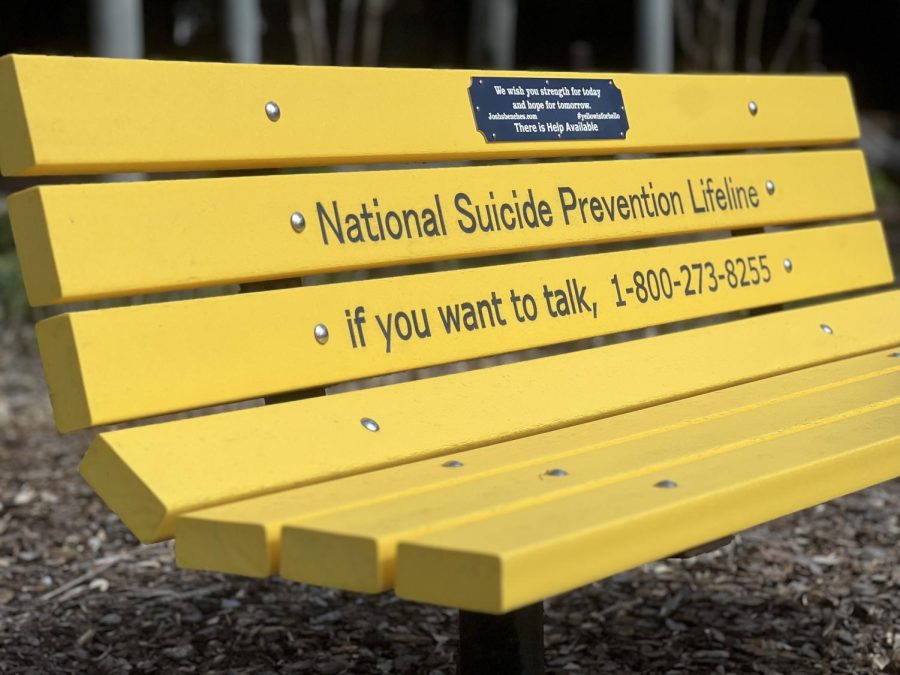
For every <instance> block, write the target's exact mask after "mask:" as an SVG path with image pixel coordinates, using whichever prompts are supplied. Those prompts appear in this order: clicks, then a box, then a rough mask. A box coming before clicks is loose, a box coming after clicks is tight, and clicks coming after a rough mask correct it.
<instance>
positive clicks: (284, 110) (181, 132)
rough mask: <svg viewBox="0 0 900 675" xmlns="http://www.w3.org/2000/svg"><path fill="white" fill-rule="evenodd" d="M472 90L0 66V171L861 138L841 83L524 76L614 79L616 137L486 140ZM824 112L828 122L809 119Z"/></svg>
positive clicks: (373, 74) (51, 64)
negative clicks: (623, 126) (619, 129)
mask: <svg viewBox="0 0 900 675" xmlns="http://www.w3.org/2000/svg"><path fill="white" fill-rule="evenodd" d="M490 76H491V77H503V76H510V77H512V76H517V77H523V74H522V73H504V72H491V73H490ZM483 77H487V74H485V73H479V72H475V71H465V70H456V71H453V70H414V69H365V68H327V67H325V68H323V67H318V68H317V67H296V66H259V65H243V64H214V63H177V62H163V61H138V62H130V61H125V60H116V59H85V58H71V57H45V56H20V55H15V56H6V57H3V58H2V59H0V90H4V91H5V92H6V93H5V94H4V100H5V104H4V108H5V112H4V113H3V119H2V120H0V121H2V123H3V124H4V126H5V130H4V133H2V134H0V167H2V172H3V173H4V174H6V175H34V174H64V173H69V174H71V173H92V172H98V173H100V172H108V171H171V170H179V171H180V170H195V169H236V168H274V167H287V166H308V165H323V164H339V163H353V162H359V163H369V162H385V161H426V160H453V159H465V158H469V159H475V158H482V159H489V158H511V157H523V156H529V157H539V156H574V155H597V154H612V153H624V152H645V151H667V150H708V149H727V148H749V147H784V146H805V145H819V144H828V143H844V142H847V141H851V140H853V139H855V138H857V137H858V135H859V128H858V125H857V123H856V116H855V114H854V110H853V102H852V97H851V93H850V88H849V85H848V83H847V80H846V78H844V77H841V76H781V77H772V76H746V75H739V76H738V75H732V76H728V75H635V74H616V75H605V74H595V73H592V74H575V73H533V74H532V73H528V74H527V77H529V78H532V80H533V81H534V82H535V83H536V86H539V85H537V83H541V80H542V79H544V78H546V79H547V80H550V78H566V79H575V80H584V81H586V82H600V81H609V80H612V82H613V83H614V86H615V87H616V88H617V89H618V90H620V91H621V95H622V99H623V101H624V108H625V111H624V112H625V114H626V116H627V122H628V131H627V133H626V135H625V136H624V137H622V138H617V139H612V140H572V141H566V140H565V139H564V138H563V139H560V140H554V141H553V142H546V141H511V142H488V141H487V140H486V138H485V136H483V135H482V134H481V133H480V132H479V131H478V129H477V128H476V124H475V119H474V114H475V110H474V109H473V102H472V100H471V99H470V95H469V88H470V87H471V86H478V81H479V79H481V78H483ZM550 81H551V82H552V80H550ZM485 86H487V85H485ZM542 98H543V97H542ZM549 98H552V96H550V97H549ZM751 101H752V102H753V103H754V104H755V106H756V108H755V110H756V111H757V112H756V114H751V112H750V109H749V106H750V102H751ZM269 102H275V103H277V105H278V107H279V114H280V117H279V118H278V120H277V121H271V120H270V119H269V117H268V116H267V114H266V105H267V103H269ZM826 102H827V103H826ZM826 105H827V114H815V115H810V114H808V111H810V110H822V109H823V107H825V106H826ZM6 129H8V130H9V132H6Z"/></svg>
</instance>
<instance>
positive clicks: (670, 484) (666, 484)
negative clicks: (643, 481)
mask: <svg viewBox="0 0 900 675" xmlns="http://www.w3.org/2000/svg"><path fill="white" fill-rule="evenodd" d="M653 487H658V488H677V487H678V483H676V482H675V481H674V480H670V479H668V478H666V479H665V480H661V481H657V482H656V483H654V484H653Z"/></svg>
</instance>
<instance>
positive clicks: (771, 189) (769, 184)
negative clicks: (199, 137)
mask: <svg viewBox="0 0 900 675" xmlns="http://www.w3.org/2000/svg"><path fill="white" fill-rule="evenodd" d="M766 192H768V193H769V194H770V195H773V194H775V183H773V182H772V181H770V180H767V181H766Z"/></svg>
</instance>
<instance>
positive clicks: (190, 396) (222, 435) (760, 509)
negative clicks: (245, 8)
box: [0, 56, 900, 672]
mask: <svg viewBox="0 0 900 675" xmlns="http://www.w3.org/2000/svg"><path fill="white" fill-rule="evenodd" d="M857 137H858V126H857V122H856V117H855V113H854V110H853V104H852V100H851V93H850V88H849V85H848V83H847V81H846V79H844V78H843V77H833V76H815V77H793V76H791V77H764V76H756V77H744V76H713V75H709V76H706V75H704V76H681V75H669V76H659V75H634V74H628V75H625V74H622V75H597V74H561V73H504V72H492V73H476V72H468V71H427V70H400V69H396V70H374V69H352V68H344V69H341V68H311V67H288V66H285V67H282V66H246V65H225V64H202V63H166V62H149V61H137V62H133V61H132V62H126V61H116V60H102V59H77V58H63V57H39V56H7V57H4V58H3V59H0V166H2V171H3V173H4V174H5V175H16V176H28V175H55V174H90V173H103V172H119V171H128V172H138V171H139V172H153V171H167V172H175V171H196V170H213V169H215V170H224V169H240V170H246V169H277V168H280V167H305V166H309V165H318V166H326V165H337V164H354V165H362V164H367V163H373V162H400V161H403V162H424V161H429V162H440V163H442V164H441V165H440V166H437V167H428V168H425V167H421V166H415V167H412V168H399V169H398V168H394V169H391V170H378V171H371V170H363V167H355V168H354V170H348V171H343V172H333V171H328V170H320V171H319V172H294V173H285V172H281V173H279V172H269V173H268V174H266V175H252V176H239V175H234V176H226V177H217V178H190V179H183V178H182V179H178V180H141V181H133V182H117V183H108V182H107V183H93V184H80V183H79V184H61V185H50V186H42V187H37V188H30V189H27V190H24V191H22V192H20V193H18V194H16V195H13V196H12V197H11V198H10V200H9V208H10V215H11V218H12V222H13V227H14V235H15V240H16V245H17V249H18V252H19V256H20V259H21V263H22V269H23V275H24V279H25V284H26V288H27V291H28V295H29V298H30V301H31V302H32V304H34V305H55V304H62V303H71V302H74V301H83V300H94V299H102V298H124V297H125V296H134V295H136V296H142V295H144V296H146V295H147V294H159V293H163V292H169V291H175V290H181V289H194V288H201V287H214V288H217V289H219V291H221V293H220V294H219V295H216V296H214V297H196V298H193V299H180V300H172V299H171V296H163V300H160V296H152V295H151V296H150V297H149V298H148V297H144V298H143V299H142V300H141V301H139V302H137V303H134V302H131V303H129V302H119V303H118V304H119V306H114V307H107V308H105V309H87V310H83V311H68V312H65V313H62V314H59V315H57V316H55V317H53V318H50V319H47V320H45V321H42V322H39V323H38V325H37V336H38V341H39V346H40V351H41V356H42V359H43V362H44V366H45V370H46V375H47V381H48V386H49V391H50V396H51V400H52V403H53V409H54V414H55V417H56V421H57V424H58V426H59V428H60V430H61V431H71V430H75V429H83V428H86V427H92V426H96V425H107V424H112V423H119V422H125V421H130V420H142V421H143V422H141V423H139V424H137V425H134V426H130V427H127V428H118V427H117V428H115V429H113V430H107V431H104V432H102V433H100V435H99V436H98V437H97V438H96V440H95V441H94V442H93V443H92V444H91V446H90V447H89V449H88V451H87V455H86V456H85V458H84V461H83V463H82V473H83V475H84V477H85V478H86V479H87V481H88V482H89V483H90V484H91V485H92V486H93V487H94V489H95V490H96V491H97V492H98V493H99V494H100V496H101V497H102V498H103V499H104V501H105V502H106V503H107V504H108V505H109V506H110V508H112V509H113V510H114V511H115V512H116V513H118V514H119V516H120V517H121V518H122V519H123V521H124V522H125V523H126V524H127V525H128V527H129V528H131V530H132V531H133V532H134V533H135V535H137V536H138V537H139V538H140V539H141V541H143V542H154V541H159V540H162V539H167V538H171V537H175V541H176V551H177V557H178V561H179V563H180V564H181V565H182V566H184V567H190V568H201V569H207V570H218V571H223V572H232V573H235V574H242V575H250V576H266V575H270V574H276V573H278V574H281V575H282V576H284V577H286V578H288V579H292V580H297V581H302V582H307V583H313V584H322V585H327V586H333V587H337V588H342V589H349V590H353V591H362V592H381V591H385V590H388V589H394V590H395V592H396V593H397V595H399V596H400V597H403V598H407V599H410V600H415V601H420V602H428V603H437V604H440V605H447V606H452V607H457V608H460V609H461V610H462V612H461V618H462V622H461V632H462V638H463V639H462V646H461V657H460V658H461V663H460V665H461V668H462V669H463V670H466V669H468V670H471V671H472V672H479V671H483V670H484V669H486V668H488V667H491V668H494V669H495V670H496V671H497V672H505V671H504V668H508V669H510V670H511V671H518V670H524V671H527V672H540V670H541V668H542V664H541V644H540V624H539V618H540V606H541V605H540V603H541V601H542V600H543V599H545V598H547V597H549V596H552V595H554V594H558V593H563V592H566V591H569V590H572V589H574V588H577V587H579V586H581V585H583V584H586V583H589V582H592V581H594V580H597V579H601V578H603V577H606V576H608V575H612V574H615V573H617V572H620V571H623V570H626V569H628V568H631V567H633V566H637V565H640V564H642V563H645V562H647V561H651V560H655V559H658V558H660V557H665V556H669V555H672V554H675V553H677V552H679V551H684V550H686V549H690V548H692V547H696V546H699V545H702V544H704V543H706V542H710V541H713V540H716V539H718V538H721V537H724V536H727V535H730V534H731V533H734V532H737V531H739V530H742V529H744V528H748V527H752V526H754V525H756V524H759V523H762V522H765V521H767V520H770V519H773V518H777V517H779V516H782V515H784V514H787V513H790V512H792V511H795V510H798V509H802V508H805V507H808V506H811V505H813V504H816V503H819V502H821V501H824V500H828V499H831V498H833V497H836V496H838V495H842V494H845V493H847V492H850V491H853V490H858V489H861V488H863V487H866V486H869V485H872V484H874V483H877V482H879V481H883V480H887V479H890V478H892V477H895V476H897V475H898V474H900V414H898V404H900V358H894V357H897V356H898V352H897V351H896V350H897V346H898V344H900V292H898V291H896V290H884V289H882V290H876V291H873V290H872V289H874V288H876V287H885V286H887V285H889V284H891V283H892V281H893V274H892V270H891V264H890V260H889V256H888V252H887V249H886V247H885V241H884V236H883V233H882V228H881V225H880V223H878V222H877V221H875V220H873V219H872V217H873V216H872V212H873V210H874V205H873V201H872V195H871V191H870V187H869V181H868V176H867V173H866V166H865V163H864V160H863V157H862V154H861V153H860V151H859V150H858V149H855V148H853V147H852V142H853V141H854V140H855V139H857ZM828 146H836V147H828ZM800 148H802V150H801V149H800ZM748 150H752V151H749V152H748ZM764 150H767V151H764ZM649 152H656V153H659V152H662V153H669V154H668V155H666V156H653V157H650V156H645V155H644V153H649ZM601 155H602V156H608V155H628V156H629V157H628V158H619V159H592V160H590V161H584V160H580V161H575V160H572V159H569V160H566V161H563V160H561V159H560V158H564V157H568V158H574V157H579V158H586V157H589V156H601ZM634 155H638V156H636V157H635V156H634ZM525 158H528V159H531V160H536V159H541V158H555V161H530V162H501V161H496V160H506V159H525ZM456 160H486V161H481V162H480V163H479V164H477V165H458V166H448V165H447V164H448V163H450V162H454V161H456ZM822 223H827V224H824V225H823V224H822ZM684 235H694V236H690V237H687V236H684ZM735 235H743V236H735ZM622 242H632V244H631V245H629V246H628V247H626V246H625V245H624V244H622ZM576 247H588V248H576ZM553 248H565V250H564V251H563V252H562V253H561V254H559V255H558V256H556V257H546V256H542V255H534V254H530V253H529V252H540V251H544V250H548V249H553ZM507 254H518V255H517V256H515V257H513V258H502V259H499V260H498V259H496V258H495V259H490V258H489V256H498V255H507ZM479 258H481V259H479ZM454 259H465V260H466V262H465V263H463V264H459V263H457V264H454V265H451V264H447V263H443V264H442V265H439V266H438V269H439V271H433V270H434V269H435V268H434V267H431V268H427V269H422V268H421V267H412V268H410V267H407V266H409V265H419V264H422V263H426V262H428V263H431V262H435V261H444V260H454ZM367 268H387V269H386V270H385V271H384V272H383V273H380V274H378V275H376V276H377V277H378V278H362V277H361V275H360V274H357V273H355V272H354V271H355V270H363V269H367ZM429 270H432V271H429ZM333 273H340V274H337V275H335V274H333ZM328 274H331V276H321V275H328ZM313 275H316V276H315V280H314V283H313V285H305V286H302V287H301V286H300V285H299V283H298V282H297V281H296V279H298V278H302V277H309V276H313ZM290 279H293V280H295V281H283V280H290ZM326 281H327V282H331V283H322V282H326ZM261 282H271V283H268V284H267V283H261ZM238 285H243V290H244V291H245V292H243V293H237V292H236V291H237V288H238ZM837 296H839V297H837ZM107 304H109V303H107ZM784 305H787V307H786V308H785V307H783V306H784ZM716 315H725V316H721V317H720V318H718V319H709V318H707V317H715V316H716ZM676 322H691V323H690V326H689V328H688V329H686V330H680V331H670V330H666V329H663V331H662V333H663V334H660V335H656V336H654V337H644V338H642V339H634V340H631V341H625V342H623V341H618V340H616V341H615V343H614V344H607V345H605V346H602V339H597V338H598V336H604V335H609V334H614V333H623V332H626V331H632V330H635V329H640V328H644V327H650V326H663V325H666V324H673V323H676ZM561 343H573V349H571V350H570V351H569V352H568V353H558V352H559V350H557V353H555V354H554V355H544V356H542V357H540V358H533V356H534V355H533V353H532V352H526V353H527V355H528V356H529V357H530V358H528V359H526V360H522V361H520V362H515V363H504V364H503V365H492V366H491V367H484V368H480V369H471V370H468V371H467V372H456V373H451V374H442V375H439V376H429V377H425V378H424V379H418V380H415V381H408V382H403V383H398V384H390V385H385V386H375V387H369V388H364V389H361V390H356V391H346V392H344V393H334V394H329V395H317V394H321V393H322V392H323V391H324V389H323V388H324V387H326V386H330V385H333V384H336V383H340V382H344V381H352V380H358V379H361V378H369V377H373V376H379V375H384V374H388V373H396V372H401V371H408V370H411V369H418V368H425V367H429V366H434V365H438V364H448V363H455V362H459V361H463V360H469V359H477V358H480V357H487V356H491V355H497V354H503V353H508V352H516V351H521V350H533V349H534V348H538V347H545V346H549V345H553V344H561ZM259 397H276V398H278V400H280V401H284V402H281V403H278V404H276V405H268V406H260V407H251V408H247V409H240V410H231V411H227V412H217V413H210V412H209V411H206V414H203V415H201V416H194V417H191V418H188V419H175V420H164V421H153V420H151V421H149V422H148V421H146V420H147V418H151V417H153V416H158V415H163V414H167V413H174V412H178V411H185V410H192V409H199V408H204V407H208V406H215V405H218V404H222V403H227V402H233V401H242V400H250V399H255V398H259ZM290 399H296V400H290ZM270 401H271V398H270ZM493 615H498V616H497V618H494V616H493ZM479 638H480V640H479Z"/></svg>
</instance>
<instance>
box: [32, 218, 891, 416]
mask: <svg viewBox="0 0 900 675" xmlns="http://www.w3.org/2000/svg"><path fill="white" fill-rule="evenodd" d="M754 256H755V257H756V260H753V259H752V258H751V257H754ZM787 259H789V260H790V261H791V266H790V271H788V270H787V269H786V267H785V265H784V260H787ZM847 260H853V261H855V263H857V264H854V265H848V264H846V261H847ZM663 270H667V271H666V272H663ZM892 278H893V276H892V272H891V265H890V260H889V258H888V254H887V250H886V247H885V243H884V236H883V234H882V230H881V226H880V224H879V223H878V222H876V221H867V222H864V223H857V224H848V225H839V226H833V227H826V228H810V229H801V230H794V231H790V232H780V233H774V234H761V235H751V236H746V237H737V238H726V239H719V240H715V241H704V242H697V243H691V244H682V245H677V246H665V247H655V248H648V249H641V250H634V251H620V252H615V253H607V254H595V255H590V256H579V257H573V258H558V259H552V260H545V261H535V262H527V263H519V264H515V265H499V266H493V267H486V268H481V269H469V270H456V271H450V272H438V273H433V274H428V275H418V276H405V277H397V278H387V279H377V280H367V281H360V282H351V283H343V284H330V285H326V286H315V287H305V288H294V289H287V290H280V291H273V292H268V293H252V294H244V295H233V296H227V297H216V298H204V299H196V300H187V301H182V302H167V303H159V304H155V305H144V306H130V307H122V308H114V309H105V310H95V311H89V312H79V313H75V314H65V315H61V316H58V317H54V318H52V319H49V320H48V321H45V322H41V323H39V324H38V327H37V334H38V342H39V345H40V350H41V354H42V355H43V356H44V358H45V363H47V364H48V368H47V369H46V373H47V381H48V386H49V389H50V394H51V398H52V401H53V409H54V414H55V416H56V421H57V425H58V426H59V428H60V429H61V430H64V431H65V430H71V429H76V428H81V427H85V426H91V425H96V424H105V423H108V422H116V421H121V420H125V419H133V418H138V417H146V416H150V415H155V414H160V413H165V412H171V411H175V410H182V409H188V408H198V407H202V406H206V405H211V404H215V403H221V402H226V401H233V400H238V399H242V398H253V397H256V396H261V395H265V394H271V393H275V392H284V391H292V390H297V389H305V388H309V387H314V386H320V385H323V384H328V383H333V382H339V381H344V380H349V379H355V378H361V377H368V376H372V375H378V374H382V373H388V372H397V371H402V370H407V369H411V368H417V367H422V366H428V365H433V364H438V363H448V362H452V361H457V360H461V359H466V358H475V357H480V356H486V355H491V354H498V353H503V352H510V351H515V350H519V349H526V348H531V347H536V346H542V345H548V344H554V343H558V342H566V341H570V340H576V339H581V338H587V337H593V336H596V335H601V334H607V333H613V332H617V331H622V330H628V329H632V328H638V327H641V326H649V325H657V324H664V323H668V322H671V321H677V320H683V319H689V318H695V317H699V316H706V315H711V314H717V313H720V312H726V311H731V310H737V309H742V308H748V307H757V306H763V305H771V304H776V303H781V302H785V301H789V300H797V299H801V298H808V297H815V296H818V295H824V294H828V293H834V292H839V291H845V290H850V289H857V288H862V287H866V286H873V285H877V284H884V283H888V282H890V281H891V280H892ZM679 284H680V285H679ZM667 295H670V296H671V298H670V297H667ZM654 298H656V299H654ZM467 303H468V304H467ZM451 316H452V317H455V318H451ZM317 325H324V326H326V327H327V329H328V331H329V339H328V341H327V342H326V343H325V344H320V343H319V342H318V341H317V339H316V338H315V336H314V329H315V327H316V326H317ZM404 338H405V339H404ZM58 352H62V353H64V354H66V355H68V354H71V353H73V352H74V353H76V354H77V359H70V358H66V359H63V358H56V357H55V354H56V353H58ZM50 365H53V366H57V365H58V366H59V367H54V368H51V367H50ZM225 366H227V367H225ZM173 382H178V386H177V387H173V386H172V383H173Z"/></svg>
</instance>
